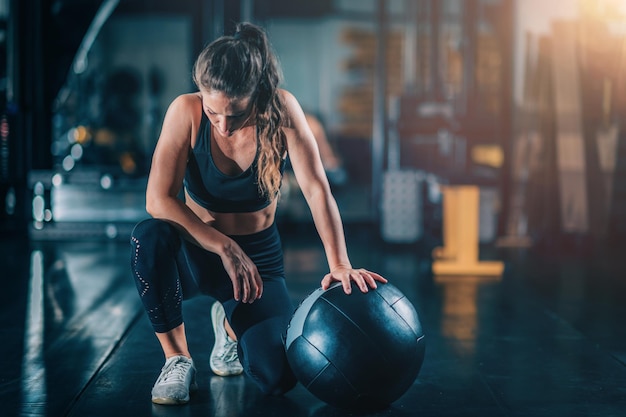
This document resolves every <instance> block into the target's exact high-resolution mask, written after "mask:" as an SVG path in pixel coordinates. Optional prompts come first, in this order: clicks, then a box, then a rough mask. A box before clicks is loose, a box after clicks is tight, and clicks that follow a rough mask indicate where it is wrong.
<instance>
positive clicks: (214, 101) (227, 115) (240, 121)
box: [201, 91, 254, 137]
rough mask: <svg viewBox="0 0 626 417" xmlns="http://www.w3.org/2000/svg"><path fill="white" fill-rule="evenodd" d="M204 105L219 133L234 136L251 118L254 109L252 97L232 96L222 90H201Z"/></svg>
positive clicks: (204, 109)
mask: <svg viewBox="0 0 626 417" xmlns="http://www.w3.org/2000/svg"><path fill="white" fill-rule="evenodd" d="M201 94H202V107H203V111H204V112H205V113H206V115H207V117H208V118H209V121H210V122H211V124H212V125H213V126H214V127H215V129H217V133H218V134H219V135H221V136H224V137H230V136H232V135H233V134H234V133H235V132H236V131H238V130H239V129H241V128H242V127H244V126H247V125H249V123H247V122H248V121H249V120H250V117H251V115H252V110H253V107H254V106H253V103H252V99H251V97H245V98H232V97H228V96H226V95H225V94H224V93H222V92H221V91H201Z"/></svg>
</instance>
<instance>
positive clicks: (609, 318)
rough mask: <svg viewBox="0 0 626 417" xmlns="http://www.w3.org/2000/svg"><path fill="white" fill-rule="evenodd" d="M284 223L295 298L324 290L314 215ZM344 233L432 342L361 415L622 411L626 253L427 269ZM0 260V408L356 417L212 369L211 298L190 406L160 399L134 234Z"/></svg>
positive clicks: (484, 416) (201, 322) (548, 251)
mask: <svg viewBox="0 0 626 417" xmlns="http://www.w3.org/2000/svg"><path fill="white" fill-rule="evenodd" d="M281 229H282V233H283V244H284V249H285V262H286V267H287V271H288V273H287V276H288V283H289V287H290V290H291V294H292V296H293V300H294V303H298V302H299V301H300V300H302V299H303V298H304V297H305V296H306V295H307V294H308V293H310V292H311V291H313V290H314V289H315V288H317V286H318V283H319V280H320V279H321V277H322V275H323V274H324V272H325V270H326V264H325V258H324V256H323V252H322V247H321V244H320V242H319V239H318V238H317V235H316V234H315V231H314V230H313V229H312V228H311V227H310V226H307V225H293V224H292V225H289V224H285V225H282V226H281ZM346 235H347V240H348V245H349V251H350V254H351V259H352V261H353V263H354V264H355V265H358V266H363V267H366V268H369V269H372V270H375V271H378V272H380V273H381V274H383V275H385V276H386V277H388V278H389V279H390V281H391V282H392V283H393V284H395V285H396V286H397V287H398V288H400V289H401V290H402V291H403V292H404V293H405V294H406V295H407V296H408V297H409V299H410V300H411V301H412V302H413V303H414V305H415V307H416V309H417V311H418V313H419V315H420V318H421V321H422V325H423V327H424V331H425V334H426V339H427V347H426V356H425V360H424V364H423V366H422V369H421V372H420V374H419V376H418V378H417V380H416V381H415V383H414V384H413V385H412V387H411V388H410V389H409V390H408V392H406V394H405V395H404V396H402V397H401V398H400V399H399V400H398V401H396V402H395V403H393V404H392V405H391V406H390V407H389V408H387V409H385V410H382V411H377V412H371V413H360V414H359V415H367V416H480V417H489V416H519V417H522V416H523V417H527V416H550V417H552V416H568V417H575V416H602V417H609V416H616V417H617V416H624V415H626V332H625V331H624V324H623V321H624V318H625V317H626V302H625V301H626V291H625V290H626V278H625V277H626V262H624V255H623V253H624V252H623V250H622V249H623V248H619V247H613V248H612V249H607V248H602V249H600V248H597V247H596V248H594V247H586V248H582V247H572V248H570V249H568V250H563V249H562V248H559V250H557V249H556V248H555V247H549V246H545V247H541V248H539V247H535V248H533V249H532V250H529V249H525V250H522V249H496V248H495V247H486V248H485V247H482V248H481V257H485V258H489V259H500V260H504V261H505V263H506V269H505V272H504V274H503V275H502V277H500V278H479V277H470V276H459V277H447V278H442V277H435V276H433V275H432V274H431V272H430V266H431V259H430V254H429V249H430V248H428V247H421V246H419V245H409V246H399V245H389V244H385V243H383V242H381V241H380V239H379V238H378V234H377V233H376V231H375V230H372V228H371V227H370V226H361V225H358V224H355V225H347V226H346ZM426 246H427V245H426ZM0 265H1V269H2V272H1V274H2V291H0V306H1V307H0V308H1V310H0V334H1V340H2V343H1V344H0V346H1V347H0V357H1V358H2V367H0V404H1V405H0V410H1V411H0V414H1V415H2V416H7V417H9V416H80V417H85V416H87V417H97V416H103V417H104V416H106V417H110V416H115V417H122V416H134V417H142V416H219V417H226V416H228V417H235V416H281V417H301V416H324V417H326V416H347V415H353V414H350V413H349V412H345V411H340V410H337V409H334V408H332V407H330V406H327V405H325V404H324V403H322V402H321V401H320V400H318V399H316V398H315V397H313V396H312V395H311V394H310V393H309V392H308V391H306V389H305V388H304V387H302V386H301V385H298V386H297V387H296V388H295V389H294V390H293V391H291V392H289V393H288V394H287V395H285V396H283V397H264V396H262V395H261V394H260V393H259V392H258V391H257V389H256V388H255V386H254V385H252V383H251V382H250V381H249V380H248V379H246V377H245V376H239V377H230V378H222V377H218V376H214V375H212V373H211V371H210V369H209V365H208V358H209V352H210V349H211V347H212V343H213V336H212V331H211V325H210V318H209V306H210V303H211V300H210V299H208V298H206V297H205V298H196V299H193V300H190V301H189V302H187V304H185V307H184V308H185V314H186V317H187V319H186V326H187V331H188V337H189V344H190V349H191V352H192V354H193V355H194V359H195V361H196V366H197V368H198V383H199V390H198V391H197V392H196V393H195V395H193V396H192V398H191V402H190V403H189V404H187V405H184V406H160V405H154V404H152V403H151V401H150V389H151V387H152V384H153V383H154V381H155V379H156V377H157V376H158V374H159V371H160V367H161V365H162V363H163V357H162V353H161V352H160V348H159V346H158V344H157V341H156V338H155V337H154V334H153V333H152V332H151V328H150V326H149V324H148V321H147V318H146V316H145V314H144V313H143V311H142V309H141V308H140V303H139V298H138V296H137V294H136V290H135V287H134V283H133V281H132V279H131V276H130V271H129V246H128V244H127V243H126V242H124V241H100V242H98V241H78V242H67V241H65V242H29V241H28V240H26V239H21V238H16V237H15V236H11V237H4V238H2V239H1V240H0ZM372 360H375V358H372ZM364 366H366V364H364Z"/></svg>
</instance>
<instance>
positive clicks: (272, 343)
mask: <svg viewBox="0 0 626 417" xmlns="http://www.w3.org/2000/svg"><path fill="white" fill-rule="evenodd" d="M230 237H231V238H232V239H233V240H235V241H236V242H237V243H238V244H239V245H240V246H241V248H242V249H243V250H244V252H245V253H246V254H247V255H248V256H249V257H250V259H252V261H253V262H254V263H255V265H256V266H257V269H258V270H259V273H260V275H261V278H262V279H263V296H262V297H261V298H260V299H258V300H255V301H254V302H253V303H252V304H245V303H240V302H238V301H235V299H234V298H233V286H232V282H231V280H230V278H229V277H228V274H227V273H226V271H225V270H224V266H223V264H222V261H221V259H220V257H219V256H218V255H217V254H215V253H212V252H209V251H206V250H204V249H202V248H200V247H198V246H196V245H194V244H192V243H190V242H188V241H187V240H185V239H183V238H182V237H181V235H180V233H179V232H178V230H177V229H176V228H175V227H174V226H172V225H171V224H169V223H168V222H166V221H163V220H158V219H147V220H144V221H142V222H140V223H139V224H137V225H136V226H135V228H134V230H133V232H132V235H131V266H132V271H133V276H134V278H135V283H136V284H137V290H138V291H139V295H140V297H141V300H142V302H143V305H144V307H145V309H146V313H147V314H148V317H149V319H150V322H151V323H152V326H153V328H154V331H155V332H157V333H165V332H167V331H169V330H172V329H174V328H175V327H177V326H179V325H180V324H182V323H183V316H182V301H183V300H186V299H189V298H191V297H193V296H195V295H198V294H205V295H209V296H211V297H213V298H215V299H216V300H218V301H219V302H221V303H222V305H223V306H224V310H225V312H226V317H227V318H228V322H229V324H230V325H231V327H232V328H233V330H234V332H235V334H236V335H237V339H238V353H239V359H240V361H241V364H242V365H243V367H244V371H245V372H246V374H248V375H249V376H250V377H251V378H252V379H254V380H255V381H256V383H257V384H258V385H259V387H260V388H261V390H262V391H263V392H264V393H266V394H282V393H284V392H287V391H289V390H290V389H291V388H293V386H294V385H295V384H296V379H295V377H294V375H293V373H292V372H291V369H290V368H289V365H288V363H287V358H286V356H285V351H284V348H283V341H282V337H283V335H284V333H285V330H286V328H287V325H288V323H289V320H290V319H291V316H292V314H293V311H294V306H293V303H292V302H291V299H290V297H289V294H288V292H287V287H286V285H285V276H284V267H283V252H282V245H281V241H280V236H279V234H278V229H277V227H276V225H275V224H274V225H272V226H271V227H269V228H267V229H265V230H263V231H260V232H258V233H254V234H252V235H244V236H230Z"/></svg>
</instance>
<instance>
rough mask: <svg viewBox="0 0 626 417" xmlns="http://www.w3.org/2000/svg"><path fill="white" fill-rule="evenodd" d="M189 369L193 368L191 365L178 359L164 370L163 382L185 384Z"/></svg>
mask: <svg viewBox="0 0 626 417" xmlns="http://www.w3.org/2000/svg"><path fill="white" fill-rule="evenodd" d="M189 368H191V363H189V362H186V361H184V360H182V359H178V360H176V361H174V362H172V363H170V364H169V365H168V366H167V367H166V368H164V369H163V371H164V372H163V378H162V379H161V380H162V381H163V382H172V381H175V382H185V375H187V372H188V371H189Z"/></svg>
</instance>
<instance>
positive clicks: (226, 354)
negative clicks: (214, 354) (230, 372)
mask: <svg viewBox="0 0 626 417" xmlns="http://www.w3.org/2000/svg"><path fill="white" fill-rule="evenodd" d="M219 358H220V359H221V360H223V361H224V362H233V361H235V360H237V359H238V356H237V342H230V341H226V343H225V344H224V351H223V352H222V354H221V355H220V356H219Z"/></svg>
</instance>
